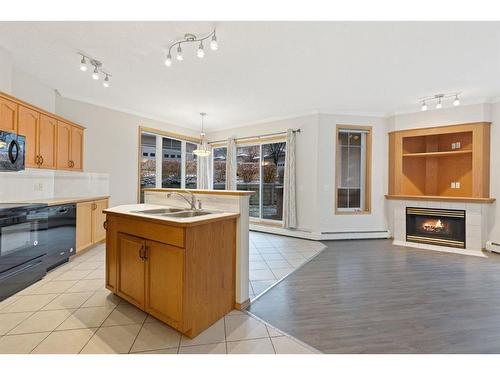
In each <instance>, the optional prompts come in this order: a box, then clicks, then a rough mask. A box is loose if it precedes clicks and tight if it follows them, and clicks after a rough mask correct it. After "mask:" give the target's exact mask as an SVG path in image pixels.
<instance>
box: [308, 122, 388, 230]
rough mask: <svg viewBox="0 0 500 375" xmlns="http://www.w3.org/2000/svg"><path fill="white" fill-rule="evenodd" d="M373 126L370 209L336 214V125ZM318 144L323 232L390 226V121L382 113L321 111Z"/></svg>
mask: <svg viewBox="0 0 500 375" xmlns="http://www.w3.org/2000/svg"><path fill="white" fill-rule="evenodd" d="M337 124H339V125H362V126H372V179H371V200H372V203H371V213H370V214H359V215H357V214H356V215H335V175H336V160H335V159H336V140H335V138H336V126H337ZM318 139H319V144H318V191H317V199H318V207H319V211H318V215H319V218H320V223H319V230H320V231H321V232H364V231H367V232H376V231H379V232H384V231H386V230H387V220H386V216H385V197H384V194H386V192H387V170H388V167H387V166H388V163H387V157H388V156H387V155H388V149H387V147H388V146H387V140H388V136H387V123H386V121H385V120H384V119H383V118H380V117H367V116H346V115H332V114H321V115H320V122H319V137H318Z"/></svg>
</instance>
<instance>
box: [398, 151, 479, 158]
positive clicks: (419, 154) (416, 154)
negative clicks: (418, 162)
mask: <svg viewBox="0 0 500 375" xmlns="http://www.w3.org/2000/svg"><path fill="white" fill-rule="evenodd" d="M463 154H472V150H461V151H437V152H413V153H407V154H403V157H404V158H405V157H411V158H426V157H428V156H453V155H463Z"/></svg>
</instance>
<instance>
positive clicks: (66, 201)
mask: <svg viewBox="0 0 500 375" xmlns="http://www.w3.org/2000/svg"><path fill="white" fill-rule="evenodd" d="M107 198H109V195H99V196H83V197H61V198H46V199H30V200H25V201H22V202H19V203H41V204H46V205H48V206H57V205H60V204H70V203H81V202H89V201H98V200H101V199H107Z"/></svg>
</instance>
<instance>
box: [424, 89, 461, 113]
mask: <svg viewBox="0 0 500 375" xmlns="http://www.w3.org/2000/svg"><path fill="white" fill-rule="evenodd" d="M460 94H461V93H460V92H454V93H448V94H435V95H432V96H425V97H423V98H420V99H419V101H420V102H421V103H422V106H421V107H420V110H421V111H427V103H429V102H436V109H441V108H443V100H444V99H448V98H455V99H454V100H453V105H454V106H455V107H457V106H459V105H460V99H459V98H458V96H459V95H460Z"/></svg>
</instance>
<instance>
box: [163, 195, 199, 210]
mask: <svg viewBox="0 0 500 375" xmlns="http://www.w3.org/2000/svg"><path fill="white" fill-rule="evenodd" d="M183 193H186V194H189V195H190V196H191V199H188V198H186V196H185V195H184V194H183ZM172 195H178V196H179V197H181V198H183V199H184V200H185V201H186V202H188V203H189V206H190V209H191V210H193V211H195V210H196V209H197V208H196V196H195V195H194V194H193V193H192V192H190V191H189V190H183V191H182V193H178V192H176V191H173V192H171V193H167V198H170V197H171V196H172ZM198 207H199V208H198V209H201V202H200V201H198Z"/></svg>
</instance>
